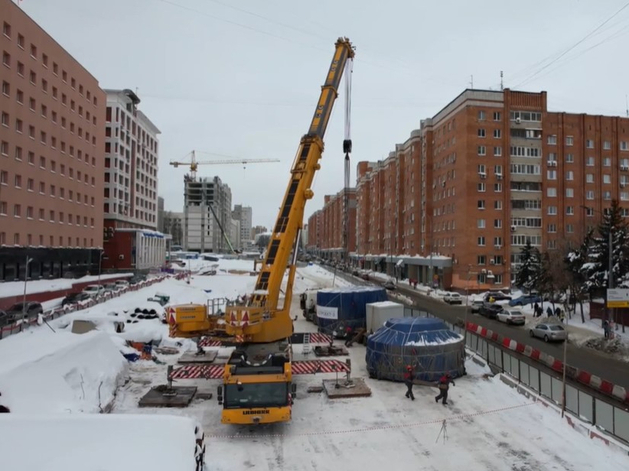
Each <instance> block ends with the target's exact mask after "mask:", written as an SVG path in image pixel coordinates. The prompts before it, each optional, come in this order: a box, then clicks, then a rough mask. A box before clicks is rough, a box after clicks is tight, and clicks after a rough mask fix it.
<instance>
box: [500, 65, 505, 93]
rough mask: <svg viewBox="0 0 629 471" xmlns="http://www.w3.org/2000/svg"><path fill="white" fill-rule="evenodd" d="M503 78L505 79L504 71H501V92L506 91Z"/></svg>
mask: <svg viewBox="0 0 629 471" xmlns="http://www.w3.org/2000/svg"><path fill="white" fill-rule="evenodd" d="M503 78H504V75H503V73H502V70H501V71H500V90H501V91H502V90H504V82H503Z"/></svg>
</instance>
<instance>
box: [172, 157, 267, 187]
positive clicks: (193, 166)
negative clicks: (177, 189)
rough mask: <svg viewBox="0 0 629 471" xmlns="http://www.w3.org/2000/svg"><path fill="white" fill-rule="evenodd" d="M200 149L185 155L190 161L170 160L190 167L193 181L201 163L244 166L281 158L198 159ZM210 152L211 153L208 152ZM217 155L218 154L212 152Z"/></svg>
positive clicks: (174, 165) (178, 164)
mask: <svg viewBox="0 0 629 471" xmlns="http://www.w3.org/2000/svg"><path fill="white" fill-rule="evenodd" d="M197 152H198V151H195V150H193V151H192V152H189V153H188V154H186V155H185V156H184V159H185V158H186V157H188V155H190V156H191V157H190V162H179V161H175V160H171V161H170V165H172V166H173V167H175V168H177V167H179V166H180V165H187V166H189V167H190V176H191V177H192V181H196V179H197V168H198V166H199V165H229V164H242V165H243V166H246V165H249V164H262V163H271V162H279V161H280V160H279V159H228V160H197V158H196V154H197ZM208 154H209V153H208ZM210 155H216V154H210Z"/></svg>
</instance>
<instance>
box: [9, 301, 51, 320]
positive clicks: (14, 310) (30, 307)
mask: <svg viewBox="0 0 629 471" xmlns="http://www.w3.org/2000/svg"><path fill="white" fill-rule="evenodd" d="M43 312H44V308H43V307H42V305H41V304H40V303H36V302H34V301H27V302H26V308H24V303H16V304H14V305H13V306H11V307H10V308H9V309H7V315H8V316H9V317H10V318H12V319H13V320H16V319H20V318H21V317H22V315H23V314H26V317H36V316H37V315H38V314H41V313H43Z"/></svg>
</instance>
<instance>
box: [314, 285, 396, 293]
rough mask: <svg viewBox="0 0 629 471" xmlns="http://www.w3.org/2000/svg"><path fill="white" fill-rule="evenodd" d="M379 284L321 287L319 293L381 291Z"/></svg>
mask: <svg viewBox="0 0 629 471" xmlns="http://www.w3.org/2000/svg"><path fill="white" fill-rule="evenodd" d="M382 290H384V288H381V287H379V286H341V287H338V288H323V289H320V290H319V293H362V292H368V291H382Z"/></svg>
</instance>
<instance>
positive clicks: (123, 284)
mask: <svg viewBox="0 0 629 471" xmlns="http://www.w3.org/2000/svg"><path fill="white" fill-rule="evenodd" d="M115 284H117V285H118V286H120V288H128V287H129V282H128V281H126V280H117V281H116V282H115Z"/></svg>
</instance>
